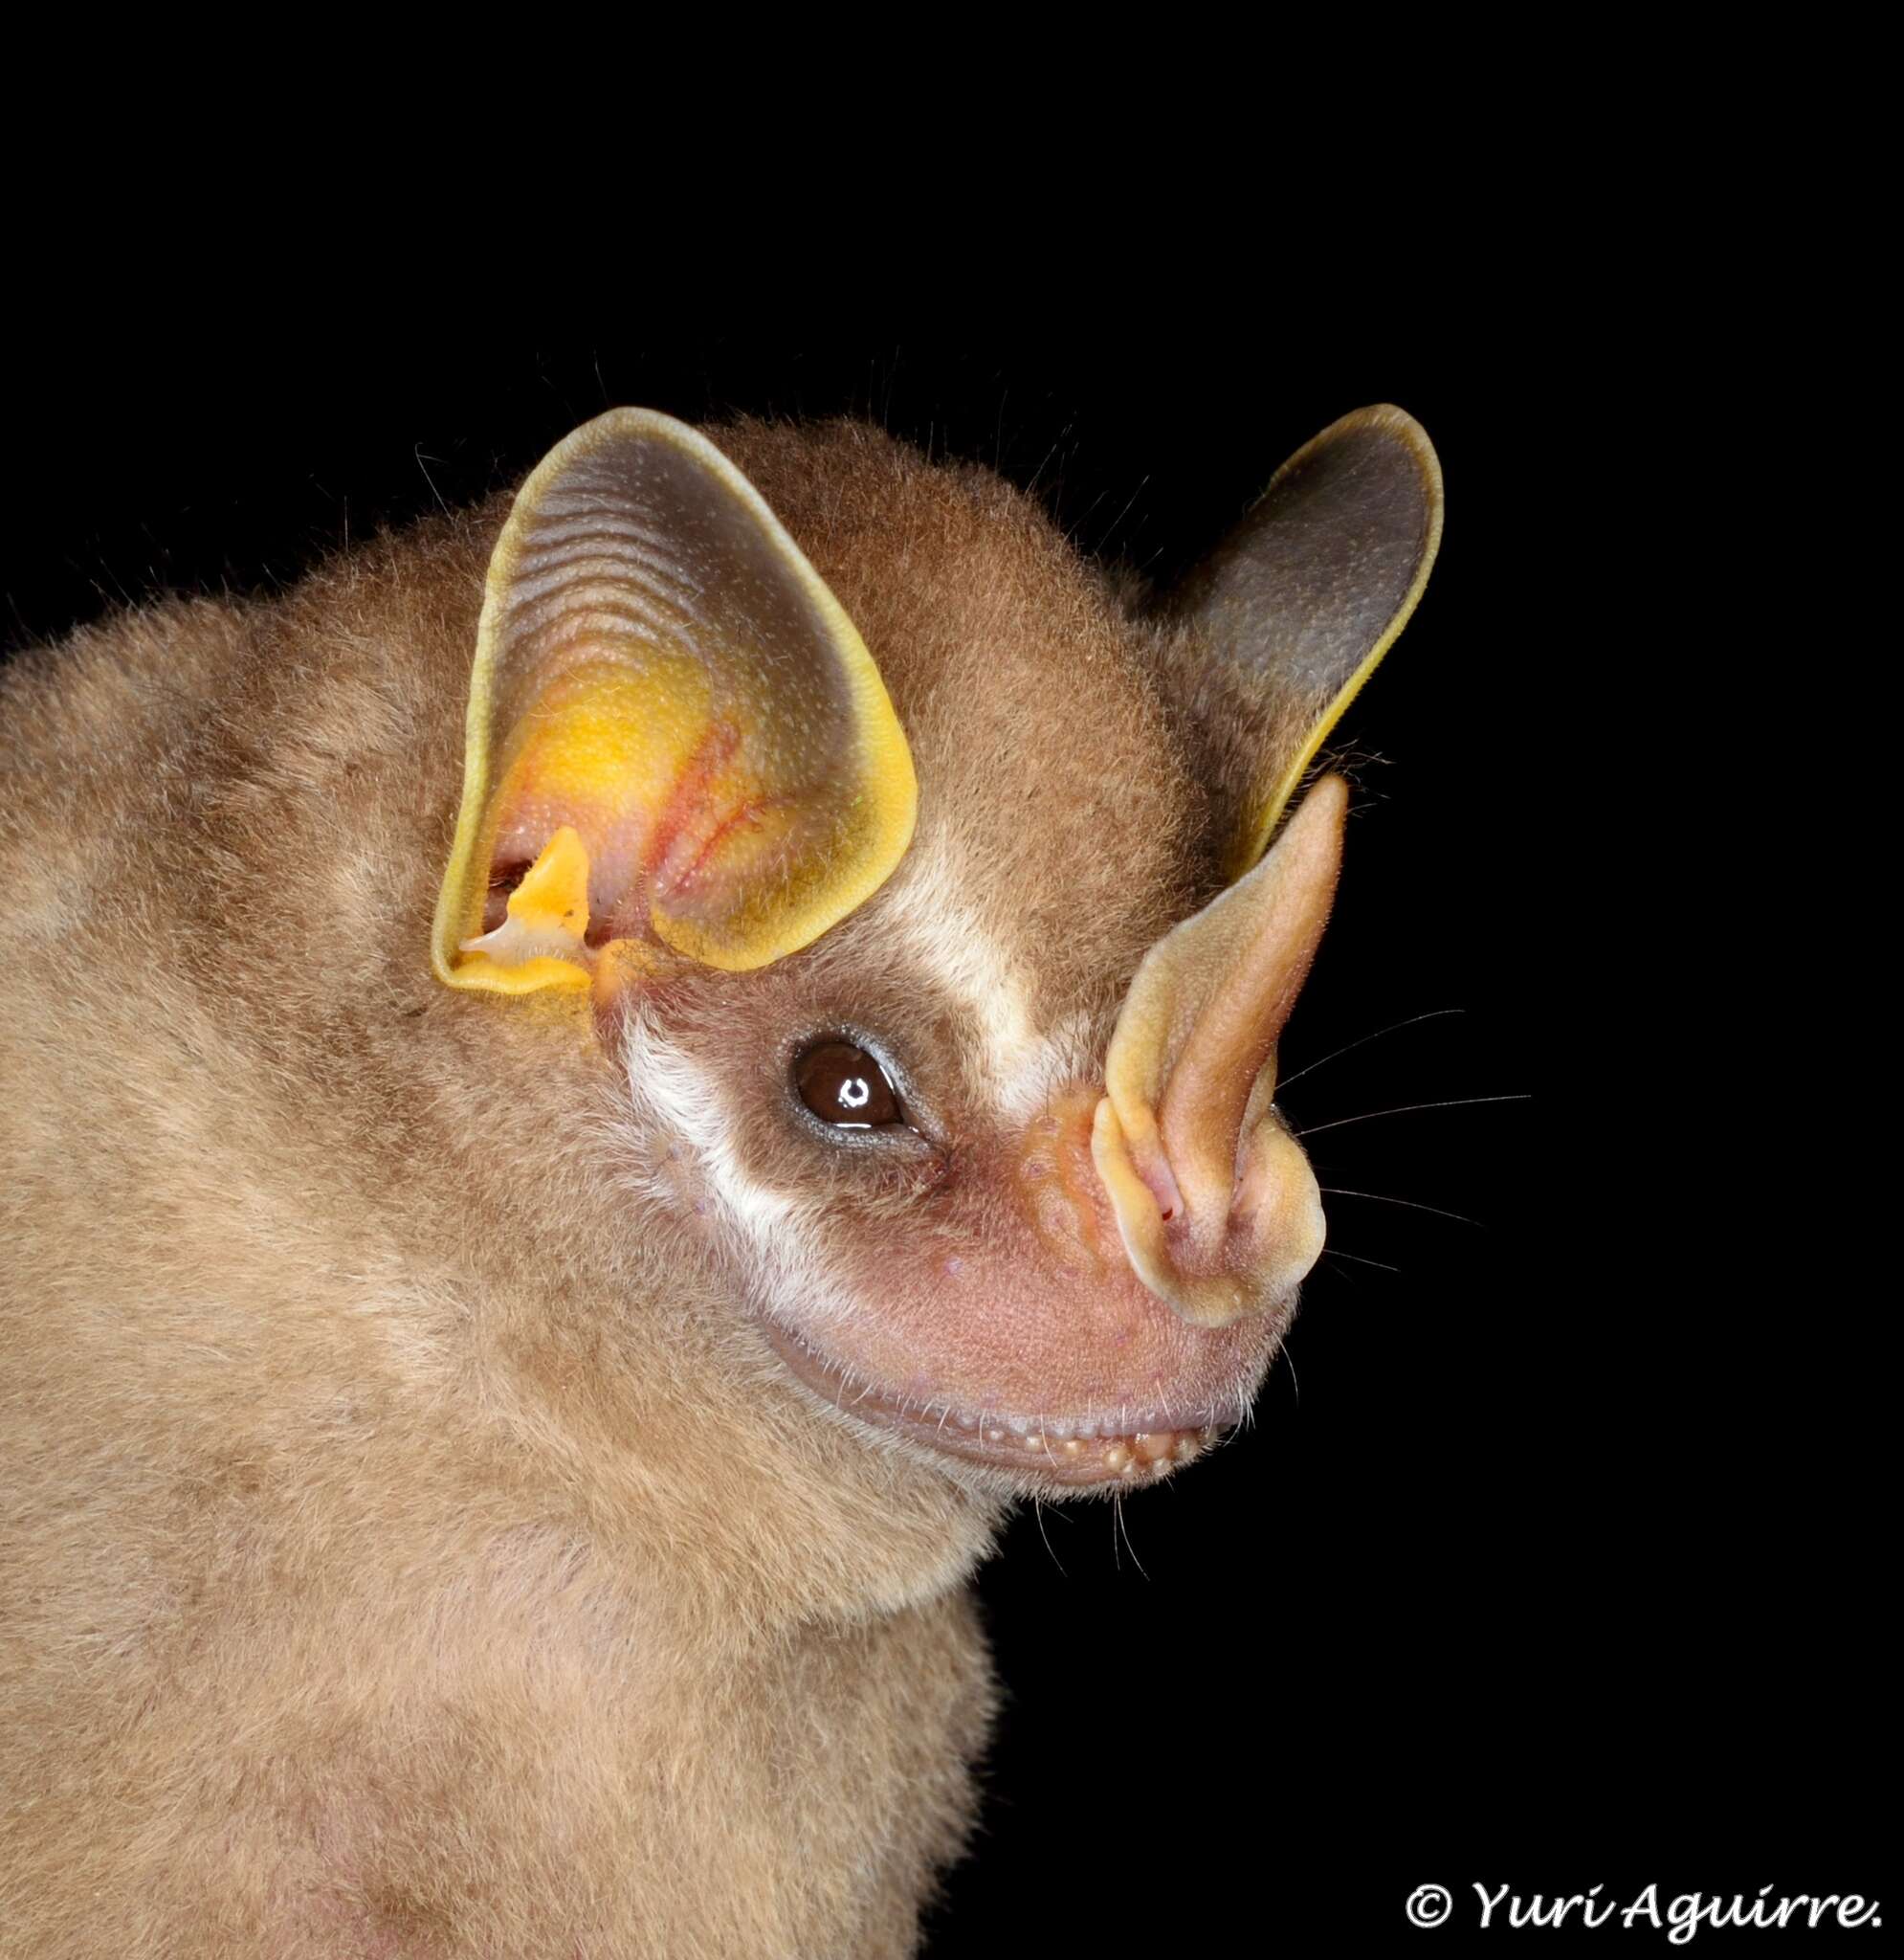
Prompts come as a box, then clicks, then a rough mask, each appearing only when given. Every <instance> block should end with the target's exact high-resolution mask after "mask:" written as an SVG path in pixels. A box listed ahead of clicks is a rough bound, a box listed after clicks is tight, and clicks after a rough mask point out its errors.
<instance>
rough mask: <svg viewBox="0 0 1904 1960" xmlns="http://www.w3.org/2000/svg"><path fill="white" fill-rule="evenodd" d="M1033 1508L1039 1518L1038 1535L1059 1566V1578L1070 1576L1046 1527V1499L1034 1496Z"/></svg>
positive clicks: (1053, 1561) (1055, 1564)
mask: <svg viewBox="0 0 1904 1960" xmlns="http://www.w3.org/2000/svg"><path fill="white" fill-rule="evenodd" d="M1031 1509H1032V1511H1033V1512H1034V1513H1035V1515H1036V1517H1037V1520H1038V1536H1039V1537H1040V1538H1042V1539H1043V1540H1044V1541H1045V1552H1046V1555H1047V1556H1048V1557H1049V1558H1050V1559H1051V1562H1052V1564H1053V1565H1054V1566H1056V1567H1057V1569H1058V1577H1059V1578H1061V1579H1068V1578H1070V1577H1071V1574H1070V1573H1069V1572H1068V1571H1066V1570H1065V1569H1064V1564H1063V1561H1062V1560H1061V1559H1060V1558H1059V1557H1058V1555H1057V1553H1056V1552H1055V1551H1053V1550H1052V1538H1051V1533H1050V1532H1049V1531H1047V1530H1046V1529H1045V1505H1044V1500H1043V1499H1042V1498H1035V1497H1034V1498H1033V1499H1032V1500H1031Z"/></svg>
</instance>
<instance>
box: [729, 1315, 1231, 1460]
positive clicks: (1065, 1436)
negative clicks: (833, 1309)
mask: <svg viewBox="0 0 1904 1960" xmlns="http://www.w3.org/2000/svg"><path fill="white" fill-rule="evenodd" d="M763 1325H764V1327H765V1329H766V1334H767V1339H768V1340H769V1342H770V1343H771V1344H772V1346H773V1348H774V1351H775V1352H776V1353H777V1354H778V1355H779V1356H780V1358H781V1359H782V1360H783V1361H784V1362H786V1366H787V1367H788V1369H789V1370H791V1371H792V1372H793V1374H794V1376H795V1377H796V1378H797V1379H798V1380H799V1381H800V1383H801V1384H802V1386H803V1387H805V1388H806V1389H808V1391H809V1392H812V1393H814V1394H816V1395H818V1396H819V1397H820V1398H821V1399H822V1400H823V1401H824V1402H826V1404H827V1405H828V1407H830V1409H832V1410H834V1411H835V1412H836V1413H837V1414H841V1415H844V1416H847V1417H850V1418H851V1419H852V1420H854V1421H857V1422H863V1423H866V1424H868V1425H869V1426H870V1427H872V1428H874V1429H876V1430H881V1431H884V1432H886V1433H888V1434H897V1435H898V1436H901V1437H905V1438H906V1439H907V1440H908V1441H910V1442H914V1443H918V1444H920V1445H922V1446H923V1447H925V1448H926V1449H928V1450H931V1451H933V1452H935V1453H936V1454H937V1455H939V1456H941V1457H949V1458H952V1459H954V1460H956V1461H959V1462H963V1463H978V1464H984V1465H985V1466H986V1467H988V1468H991V1469H1002V1470H1007V1471H1010V1472H1012V1473H1014V1474H1015V1475H1016V1476H1017V1477H1018V1478H1020V1479H1021V1480H1024V1481H1029V1482H1033V1483H1037V1484H1041V1485H1044V1486H1047V1487H1049V1486H1051V1485H1052V1484H1057V1485H1061V1486H1063V1487H1064V1488H1065V1489H1068V1490H1092V1489H1097V1490H1104V1489H1120V1490H1129V1489H1132V1488H1134V1487H1137V1486H1140V1485H1144V1484H1151V1483H1161V1482H1162V1481H1163V1480H1164V1478H1166V1477H1168V1476H1169V1475H1170V1473H1171V1472H1172V1471H1173V1470H1177V1469H1180V1468H1182V1466H1183V1465H1184V1464H1185V1463H1189V1462H1193V1461H1195V1459H1197V1458H1198V1457H1200V1456H1202V1455H1203V1454H1204V1452H1205V1451H1206V1450H1207V1449H1209V1448H1211V1447H1212V1446H1213V1445H1214V1444H1215V1443H1217V1442H1219V1441H1220V1440H1222V1437H1223V1436H1224V1434H1225V1433H1226V1432H1227V1431H1228V1430H1229V1429H1231V1428H1233V1427H1234V1426H1235V1425H1236V1424H1237V1423H1239V1422H1241V1421H1242V1420H1243V1417H1244V1414H1245V1411H1244V1409H1243V1407H1242V1406H1241V1404H1240V1403H1237V1404H1231V1405H1229V1406H1227V1407H1225V1408H1223V1409H1221V1410H1193V1411H1185V1410H1174V1409H1170V1408H1167V1407H1162V1406H1160V1407H1155V1408H1125V1409H1119V1410H1117V1411H1115V1412H1109V1413H1103V1412H1089V1411H1087V1412H1078V1411H1071V1412H1068V1413H1064V1414H1056V1413H1052V1412H1051V1411H1043V1412H1040V1413H1038V1414H1020V1413H1018V1412H1015V1411H1006V1410H1002V1409H995V1408H994V1409H980V1408H963V1407H960V1406H959V1405H957V1404H955V1403H951V1402H946V1401H934V1400H921V1399H919V1397H908V1396H902V1395H897V1394H894V1393H891V1392H887V1391H884V1390H882V1389H880V1388H879V1387H878V1386H877V1385H876V1384H875V1383H870V1382H868V1381H867V1380H866V1379H865V1378H864V1376H862V1375H859V1374H857V1373H856V1371H854V1370H849V1369H847V1368H845V1367H843V1366H842V1365H841V1364H840V1363H838V1362H835V1361H833V1360H831V1359H830V1357H829V1356H827V1355H825V1354H823V1353H821V1352H820V1350H819V1349H818V1348H814V1347H812V1346H811V1345H809V1344H808V1342H807V1341H805V1340H803V1339H802V1338H801V1337H800V1336H799V1335H798V1334H795V1333H793V1332H791V1331H790V1330H789V1329H787V1328H786V1327H784V1326H782V1325H779V1324H778V1323H776V1322H774V1321H771V1320H766V1321H764V1323H763Z"/></svg>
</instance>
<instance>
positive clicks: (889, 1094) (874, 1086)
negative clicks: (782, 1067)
mask: <svg viewBox="0 0 1904 1960" xmlns="http://www.w3.org/2000/svg"><path fill="white" fill-rule="evenodd" d="M793 1089H794V1093H795V1094H796V1095H797V1096H798V1097H799V1098H800V1100H801V1102H802V1103H805V1104H806V1105H807V1107H808V1109H810V1110H811V1111H812V1112H813V1114H814V1115H815V1116H817V1117H818V1118H819V1119H820V1121H821V1122H822V1123H830V1124H832V1125H835V1126H836V1127H838V1128H841V1129H876V1128H878V1127H879V1126H880V1125H882V1124H888V1123H903V1122H904V1121H905V1115H904V1112H903V1111H902V1110H901V1109H900V1107H899V1098H898V1094H897V1091H896V1090H895V1089H894V1087H893V1084H892V1082H891V1081H890V1080H888V1078H887V1075H886V1071H885V1070H884V1069H883V1068H881V1067H880V1066H879V1064H878V1062H876V1061H875V1059H874V1058H873V1057H872V1056H870V1055H868V1054H867V1052H866V1050H865V1049H863V1048H857V1047H855V1046H854V1045H853V1044H852V1042H851V1041H839V1040H832V1041H820V1042H816V1043H815V1044H814V1045H813V1046H812V1047H811V1048H809V1049H808V1051H807V1052H806V1054H804V1055H803V1056H801V1057H800V1058H799V1059H798V1060H797V1061H796V1062H795V1063H794V1064H793Z"/></svg>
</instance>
